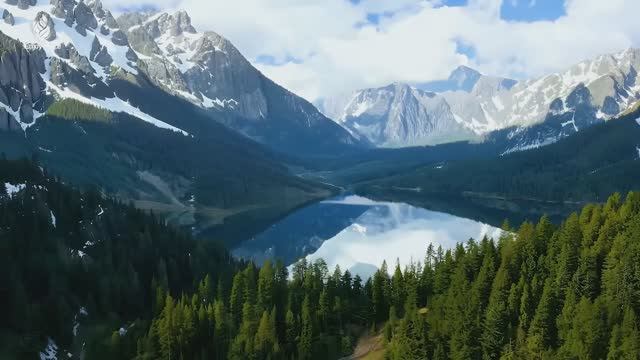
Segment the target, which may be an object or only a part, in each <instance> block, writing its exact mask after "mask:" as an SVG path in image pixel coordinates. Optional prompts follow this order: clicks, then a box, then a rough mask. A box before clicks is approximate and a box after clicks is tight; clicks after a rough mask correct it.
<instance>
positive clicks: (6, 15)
mask: <svg viewBox="0 0 640 360" xmlns="http://www.w3.org/2000/svg"><path fill="white" fill-rule="evenodd" d="M2 20H4V23H5V24H9V25H12V26H13V25H14V24H15V23H16V21H15V19H14V18H13V15H12V14H11V13H10V12H9V11H7V9H4V10H3V11H2Z"/></svg>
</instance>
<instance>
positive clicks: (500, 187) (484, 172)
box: [357, 112, 640, 202]
mask: <svg viewBox="0 0 640 360" xmlns="http://www.w3.org/2000/svg"><path fill="white" fill-rule="evenodd" d="M639 116H640V113H638V112H635V113H632V114H628V115H625V116H622V117H620V118H619V119H615V120H610V121H608V122H607V123H604V124H599V125H594V126H592V127H590V128H588V129H584V130H581V131H580V132H579V133H577V134H575V135H573V136H570V137H568V138H565V139H563V140H561V141H559V142H557V143H555V144H552V145H548V146H545V147H542V148H539V149H534V150H529V151H522V152H517V153H511V154H505V155H503V156H496V157H486V158H474V159H462V160H459V161H443V162H439V163H432V164H429V165H423V166H420V167H419V168H416V169H411V170H409V171H403V172H400V173H396V174H394V175H392V176H388V177H384V178H379V179H375V180H371V181H368V182H363V183H361V184H359V185H358V186H357V188H358V191H359V192H362V193H365V194H368V195H374V196H375V195H376V194H379V195H385V196H388V195H390V194H392V193H393V192H394V191H397V189H402V188H407V189H420V191H419V192H417V193H416V192H413V193H412V194H411V196H412V197H415V198H429V197H431V196H432V195H433V194H438V195H443V194H448V195H453V196H461V195H469V194H471V195H476V196H489V197H494V196H495V197H505V198H512V199H529V198H534V199H538V200H543V201H560V200H563V201H599V202H601V201H604V200H606V199H607V197H608V196H609V195H610V194H612V193H614V192H616V191H622V192H627V191H631V190H637V189H638V188H637V184H638V181H637V180H638V179H640V166H638V164H640V160H639V159H640V153H639V152H638V149H639V148H640V140H639V139H640V123H639V122H638V121H637V120H636V119H638V117H639Z"/></svg>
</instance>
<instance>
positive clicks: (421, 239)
mask: <svg viewBox="0 0 640 360" xmlns="http://www.w3.org/2000/svg"><path fill="white" fill-rule="evenodd" d="M345 201H346V202H347V204H352V203H355V204H364V201H370V200H368V199H364V198H358V197H348V198H346V199H345ZM374 204H376V206H373V207H372V208H371V209H369V210H367V211H366V212H365V213H364V214H362V215H361V216H360V217H359V218H358V219H357V220H356V222H355V223H354V224H352V225H351V226H349V227H347V228H346V229H344V230H343V231H341V232H340V233H338V234H337V235H336V236H334V237H333V238H331V239H329V240H327V241H325V242H324V243H323V244H322V246H320V248H319V249H318V250H317V251H316V252H314V253H313V254H311V255H308V256H307V260H310V261H313V260H315V259H318V258H323V259H324V260H325V261H326V262H327V265H328V266H329V269H332V268H333V267H335V266H336V265H340V267H341V268H342V269H343V270H345V269H350V271H353V272H354V274H359V275H360V276H362V277H369V276H370V275H371V269H372V266H375V267H378V266H380V264H382V261H383V260H386V261H387V263H388V264H389V270H390V271H393V268H394V264H395V262H396V259H398V260H399V261H400V265H401V266H403V267H404V266H405V265H407V264H409V263H410V262H411V261H414V262H417V261H422V260H423V259H424V256H425V253H426V250H427V246H428V245H429V244H430V243H433V244H434V247H436V248H437V247H438V245H442V247H443V248H445V249H448V248H451V247H453V246H455V244H457V243H459V242H466V241H467V240H468V239H470V238H474V239H476V240H480V239H482V238H483V237H484V236H485V235H486V236H488V237H494V238H497V237H498V236H499V235H500V233H501V230H500V229H498V228H495V227H493V226H490V225H487V224H483V223H480V222H477V221H473V220H469V219H464V218H459V217H456V216H453V215H449V214H445V213H439V212H434V211H429V210H425V209H420V208H416V207H413V206H410V205H406V204H396V203H374Z"/></svg>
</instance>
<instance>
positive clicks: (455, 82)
mask: <svg viewBox="0 0 640 360" xmlns="http://www.w3.org/2000/svg"><path fill="white" fill-rule="evenodd" d="M478 82H484V83H487V82H488V83H499V84H500V85H501V86H502V87H504V88H507V89H508V88H511V87H513V85H515V84H516V83H517V82H516V81H515V80H512V79H505V78H498V77H489V76H486V75H483V74H481V73H480V72H478V71H477V70H475V69H472V68H470V67H468V66H464V65H461V66H458V67H457V68H455V69H454V70H453V71H452V72H451V74H450V75H449V78H448V79H447V80H436V81H430V82H426V83H420V84H416V87H417V88H418V89H421V90H425V91H431V92H436V93H441V92H445V91H466V92H472V91H473V89H474V88H475V87H476V84H478ZM484 86H485V85H481V86H480V88H482V87H484Z"/></svg>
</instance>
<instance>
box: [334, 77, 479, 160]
mask: <svg viewBox="0 0 640 360" xmlns="http://www.w3.org/2000/svg"><path fill="white" fill-rule="evenodd" d="M326 105H327V106H330V105H329V103H326ZM335 108H336V107H334V109H335ZM325 109H326V108H325ZM328 116H330V117H331V116H333V117H334V119H335V120H336V121H337V122H338V123H340V124H341V125H342V126H344V127H345V128H346V129H349V130H350V131H351V132H352V133H353V134H355V135H356V136H358V135H359V136H364V137H365V138H366V139H368V140H369V141H370V142H372V143H373V144H376V145H378V146H386V147H397V146H408V145H424V144H427V143H437V142H442V141H446V140H449V139H452V138H455V137H459V138H467V137H469V136H472V135H473V134H472V132H471V131H469V130H468V129H466V128H465V127H464V126H462V125H461V124H459V123H458V122H457V121H456V119H455V117H454V115H453V113H452V111H451V109H450V107H449V104H448V103H447V102H446V101H445V99H444V98H442V97H441V96H438V95H436V94H435V93H431V92H426V91H422V90H419V89H416V88H414V87H411V86H409V85H406V84H401V83H394V84H391V85H389V86H386V87H383V88H379V89H367V90H362V91H358V92H356V93H355V94H353V95H352V98H351V99H350V100H349V101H347V102H346V106H345V107H344V110H343V112H342V114H340V113H334V114H328Z"/></svg>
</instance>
